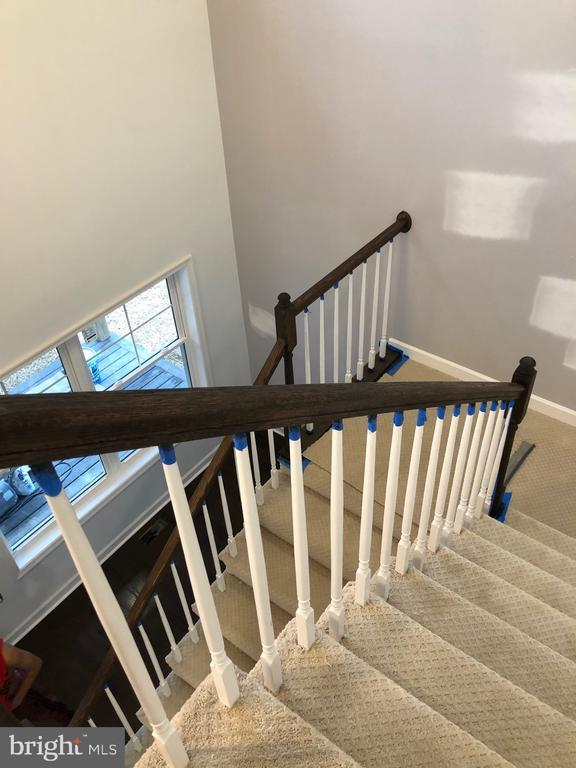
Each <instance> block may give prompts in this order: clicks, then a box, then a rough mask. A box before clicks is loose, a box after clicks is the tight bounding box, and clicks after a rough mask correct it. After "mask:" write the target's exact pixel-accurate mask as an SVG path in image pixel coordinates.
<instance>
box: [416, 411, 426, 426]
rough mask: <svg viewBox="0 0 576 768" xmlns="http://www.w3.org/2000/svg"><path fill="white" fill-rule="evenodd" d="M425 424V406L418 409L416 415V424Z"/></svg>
mask: <svg viewBox="0 0 576 768" xmlns="http://www.w3.org/2000/svg"><path fill="white" fill-rule="evenodd" d="M424 424H426V408H419V409H418V416H417V417H416V426H417V427H421V426H423V425H424Z"/></svg>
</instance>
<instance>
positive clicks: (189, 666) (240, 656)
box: [166, 614, 255, 688]
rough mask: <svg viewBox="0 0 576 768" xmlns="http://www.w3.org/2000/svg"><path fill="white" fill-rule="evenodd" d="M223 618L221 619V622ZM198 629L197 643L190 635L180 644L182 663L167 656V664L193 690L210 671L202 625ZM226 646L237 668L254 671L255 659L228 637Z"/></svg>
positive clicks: (170, 654)
mask: <svg viewBox="0 0 576 768" xmlns="http://www.w3.org/2000/svg"><path fill="white" fill-rule="evenodd" d="M219 615H220V614H219ZM222 618H223V617H220V621H221V622H222ZM196 629H197V630H198V642H197V643H195V642H194V641H193V640H191V638H190V635H185V636H184V637H183V638H182V639H181V640H180V642H179V643H178V647H179V648H180V652H181V654H182V661H180V662H178V661H176V660H175V659H174V655H173V654H172V653H169V654H168V656H166V662H167V663H168V664H169V666H170V667H171V668H172V669H173V670H174V673H175V674H176V675H178V676H179V677H181V678H182V680H185V681H186V682H187V683H188V685H190V686H192V688H197V687H198V686H199V685H200V683H201V682H202V680H204V678H205V677H206V675H207V674H208V672H209V671H210V652H209V651H208V647H207V645H206V639H205V637H204V632H203V630H202V627H201V625H200V623H198V624H196ZM223 631H224V628H223ZM224 646H225V648H226V653H227V654H228V656H229V658H230V659H231V660H232V661H233V662H234V664H236V666H237V667H239V668H240V669H242V670H243V671H244V672H249V671H250V670H251V669H252V667H253V666H254V663H255V659H253V658H251V657H250V656H248V655H247V654H245V653H244V652H243V651H241V650H240V649H239V648H237V647H236V646H235V645H234V644H233V643H231V642H230V641H229V640H227V639H226V637H225V638H224Z"/></svg>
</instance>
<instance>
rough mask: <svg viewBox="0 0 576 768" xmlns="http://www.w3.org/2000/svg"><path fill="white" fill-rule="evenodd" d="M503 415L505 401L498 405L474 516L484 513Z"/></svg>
mask: <svg viewBox="0 0 576 768" xmlns="http://www.w3.org/2000/svg"><path fill="white" fill-rule="evenodd" d="M505 413H506V400H502V402H501V403H500V408H499V409H498V411H497V415H496V421H495V423H494V431H493V432H492V439H491V440H490V449H489V450H488V458H487V459H486V466H485V467H484V474H483V475H482V482H481V483H480V490H479V491H478V498H477V499H476V510H477V512H476V514H477V515H479V516H481V515H482V514H483V512H484V502H485V500H486V494H487V492H488V483H489V482H490V475H491V474H492V467H493V466H494V461H495V459H496V453H497V452H498V445H499V444H500V437H501V435H502V427H503V425H504V415H505Z"/></svg>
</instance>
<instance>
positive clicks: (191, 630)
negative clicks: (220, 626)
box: [170, 561, 200, 643]
mask: <svg viewBox="0 0 576 768" xmlns="http://www.w3.org/2000/svg"><path fill="white" fill-rule="evenodd" d="M170 570H171V571H172V577H173V579H174V584H175V585H176V592H178V597H179V599H180V605H181V606H182V610H183V611H184V618H185V619H186V626H187V627H188V634H189V635H190V639H191V640H192V641H193V642H195V643H197V642H198V640H199V639H200V638H199V637H198V630H197V629H196V627H195V626H194V619H193V618H192V613H191V612H190V607H189V606H188V602H187V600H186V595H185V594H184V587H183V586H182V581H181V580H180V574H179V573H178V569H177V568H176V563H175V562H174V561H172V562H171V563H170Z"/></svg>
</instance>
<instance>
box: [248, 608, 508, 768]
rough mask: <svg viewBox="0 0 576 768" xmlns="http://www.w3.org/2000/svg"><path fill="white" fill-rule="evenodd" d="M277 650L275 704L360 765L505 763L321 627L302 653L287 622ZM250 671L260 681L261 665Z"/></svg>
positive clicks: (412, 767)
mask: <svg viewBox="0 0 576 768" xmlns="http://www.w3.org/2000/svg"><path fill="white" fill-rule="evenodd" d="M277 645H278V652H279V654H280V658H281V661H282V673H283V678H284V682H283V685H282V688H281V689H280V691H279V692H278V694H277V696H278V698H279V699H280V701H281V702H283V703H284V704H286V706H288V707H289V708H290V709H292V710H293V711H295V712H297V713H298V714H299V715H300V716H301V717H302V718H303V719H304V720H306V721H307V722H309V723H310V724H311V725H313V726H314V727H315V728H317V729H318V730H319V731H321V732H322V733H323V734H324V735H325V736H326V737H327V738H328V739H330V741H331V742H333V743H335V744H337V745H338V746H339V747H340V748H341V749H342V750H343V751H344V752H346V753H347V754H349V755H351V756H352V757H353V758H354V759H355V760H357V761H358V762H359V763H360V764H361V765H362V766H363V768H387V767H388V766H390V768H392V766H393V767H394V768H404V766H405V767H406V768H425V767H426V768H429V766H442V767H443V768H461V767H462V766H463V765H466V766H475V767H476V768H480V767H481V766H487V767H488V766H490V768H497V766H509V765H510V763H508V762H507V761H506V760H504V758H502V757H500V756H499V755H497V754H496V753H495V752H493V751H492V750H490V749H488V748H487V747H486V746H485V745H484V744H481V743H480V742H479V741H477V740H476V739H474V738H473V737H472V736H471V735H470V734H468V733H466V732H465V731H463V730H461V729H460V728H458V726H456V725H454V723H451V722H449V721H448V720H446V719H445V718H444V717H442V715H440V714H438V713H437V712H434V710H432V709H431V708H430V707H428V706H427V705H426V704H424V703H423V702H421V701H419V700H418V699H416V698H415V697H413V696H412V695H411V694H409V693H408V692H407V691H405V690H404V689H403V688H402V687H400V686H398V685H396V683H394V682H393V681H392V680H390V679H389V678H388V677H386V676H385V675H383V674H381V673H380V672H378V671H377V670H375V669H374V668H373V667H371V666H370V665H368V664H366V663H365V662H364V661H362V659H360V658H358V657H357V656H356V655H355V654H353V653H351V652H350V651H348V650H347V649H346V648H344V647H343V646H342V645H339V644H338V643H336V642H334V641H333V640H332V639H331V638H329V637H328V636H327V635H325V634H324V633H322V632H321V631H320V630H318V631H317V639H316V642H315V643H314V645H313V646H312V648H310V650H308V651H305V650H303V649H302V648H300V647H299V646H298V645H297V643H296V629H295V625H294V622H291V623H290V624H289V625H288V627H286V629H285V630H284V631H283V632H282V634H281V635H280V637H279V638H278V641H277ZM250 674H251V676H257V677H260V675H261V670H260V664H257V665H256V666H255V667H254V670H253V671H252V672H251V673H250Z"/></svg>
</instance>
